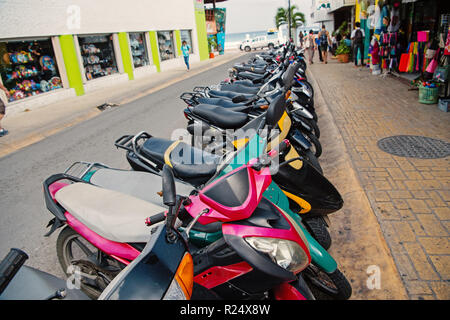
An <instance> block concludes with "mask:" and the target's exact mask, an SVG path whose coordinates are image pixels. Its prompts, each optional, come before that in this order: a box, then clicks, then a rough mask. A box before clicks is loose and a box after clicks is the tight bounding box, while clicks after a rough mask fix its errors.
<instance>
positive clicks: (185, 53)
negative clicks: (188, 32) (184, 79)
mask: <svg viewBox="0 0 450 320" xmlns="http://www.w3.org/2000/svg"><path fill="white" fill-rule="evenodd" d="M181 52H182V53H183V58H184V63H185V64H186V67H187V70H188V71H189V53H190V52H191V47H190V46H189V45H188V44H187V42H186V41H183V42H182V43H181Z"/></svg>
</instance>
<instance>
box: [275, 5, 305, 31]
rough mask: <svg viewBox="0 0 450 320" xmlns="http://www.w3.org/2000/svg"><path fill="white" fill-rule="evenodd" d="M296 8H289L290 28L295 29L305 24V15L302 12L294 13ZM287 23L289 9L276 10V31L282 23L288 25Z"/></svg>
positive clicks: (294, 6)
mask: <svg viewBox="0 0 450 320" xmlns="http://www.w3.org/2000/svg"><path fill="white" fill-rule="evenodd" d="M297 9H298V7H297V6H296V5H293V6H291V28H293V29H295V28H297V27H299V26H301V25H302V24H303V23H305V15H304V14H303V13H302V12H294V11H295V10H297ZM288 21H289V9H288V8H282V7H280V8H278V10H277V14H276V15H275V25H276V26H277V29H278V27H279V26H280V25H282V24H283V23H288Z"/></svg>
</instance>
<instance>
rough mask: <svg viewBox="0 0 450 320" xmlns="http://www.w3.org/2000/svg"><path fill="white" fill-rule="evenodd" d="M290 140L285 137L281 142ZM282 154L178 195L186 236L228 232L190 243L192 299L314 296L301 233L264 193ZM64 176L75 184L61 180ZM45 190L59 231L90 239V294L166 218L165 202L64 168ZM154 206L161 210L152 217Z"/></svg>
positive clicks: (86, 278)
mask: <svg viewBox="0 0 450 320" xmlns="http://www.w3.org/2000/svg"><path fill="white" fill-rule="evenodd" d="M287 146H288V141H287V140H285V141H284V142H283V143H282V144H280V148H285V147H287ZM277 152H278V151H277V150H272V151H271V152H270V153H269V154H267V155H263V156H261V157H260V158H258V159H253V160H252V161H250V162H249V163H248V164H246V165H243V166H241V167H239V168H237V169H235V170H233V171H232V172H230V173H228V174H226V175H225V176H223V177H222V178H220V179H218V180H216V181H214V182H213V183H212V184H210V185H208V186H207V187H205V188H204V189H203V190H201V191H200V192H199V193H198V194H195V195H191V196H190V197H188V198H187V197H179V196H178V197H177V206H176V207H177V208H179V209H178V210H179V211H178V212H179V213H178V215H177V216H178V219H180V220H181V222H182V226H183V227H184V229H185V231H184V232H183V234H184V235H185V237H186V238H187V237H188V236H187V235H189V233H190V230H191V229H196V228H198V229H205V228H217V227H218V228H220V229H221V230H222V233H223V238H220V239H219V240H217V241H215V242H213V243H212V244H210V245H208V246H207V247H204V248H201V249H197V248H195V247H194V246H193V245H191V244H190V245H189V247H190V251H191V254H192V257H193V261H194V289H193V294H192V297H191V299H204V297H205V294H206V296H207V297H210V296H211V295H213V296H216V297H218V298H221V299H261V298H271V299H280V300H286V299H287V300H305V299H314V297H313V295H312V293H311V291H310V290H309V288H308V286H307V285H306V283H305V281H304V280H303V277H302V276H301V271H302V270H304V269H305V268H306V267H307V266H308V265H309V264H310V262H311V256H310V252H309V245H308V243H307V241H306V239H305V236H304V235H303V232H302V231H301V229H300V228H299V227H298V226H297V224H296V222H295V221H294V220H293V218H292V217H290V216H289V214H287V213H285V212H283V211H282V210H281V209H280V208H278V207H277V206H275V205H274V204H272V203H271V202H270V201H268V200H267V199H265V198H263V196H262V195H263V193H264V191H265V190H266V189H267V187H268V186H269V185H270V183H271V181H272V177H271V173H270V170H269V166H270V164H271V162H272V161H271V159H272V157H274V156H275V155H277ZM281 165H283V164H281ZM164 170H165V171H167V170H171V169H170V168H169V167H168V166H165V167H164ZM64 179H67V180H72V182H75V183H72V184H69V185H68V184H65V183H61V182H60V180H64ZM173 188H174V187H173ZM44 194H45V199H46V204H47V208H48V209H49V210H50V211H51V212H52V213H53V214H54V215H55V219H54V220H53V221H52V224H53V229H55V228H57V227H59V226H63V225H64V224H67V226H66V227H65V229H64V230H63V231H62V232H68V233H72V234H74V235H76V234H77V235H81V237H83V238H84V239H86V240H87V242H88V244H83V245H82V246H81V250H82V251H83V252H84V253H85V254H86V255H87V257H88V258H87V259H86V258H85V259H84V260H82V261H83V262H82V263H81V266H82V269H83V271H84V272H85V273H84V274H82V275H83V276H84V278H83V284H84V287H83V289H84V290H85V291H87V292H90V293H91V294H95V293H97V294H98V293H100V292H101V291H102V290H103V289H104V288H105V284H107V283H109V282H110V281H111V280H112V278H114V276H115V275H116V274H117V273H118V272H119V271H120V270H121V268H123V267H125V266H126V265H128V264H129V263H130V261H132V260H133V259H135V258H136V257H137V255H139V253H140V250H141V249H142V248H141V245H142V243H144V244H145V243H146V242H147V241H148V240H149V238H148V228H147V226H149V225H154V224H156V223H158V222H162V221H163V220H165V218H166V213H165V212H164V211H165V209H164V208H162V207H158V206H156V205H154V204H150V203H148V202H145V201H143V200H140V199H137V198H134V197H132V196H129V195H125V194H121V193H119V192H116V191H112V190H105V189H102V188H99V187H96V186H93V185H90V184H88V183H85V182H84V181H82V180H80V179H77V178H73V177H70V176H68V175H65V174H60V175H55V176H52V177H50V178H48V179H47V180H46V181H45V182H44ZM155 212H160V213H158V214H156V215H153V216H151V217H149V218H146V217H148V216H149V215H150V214H152V213H155ZM144 221H145V223H144ZM146 225H147V226H146ZM55 226H56V227H55ZM67 239H69V240H70V239H71V238H70V237H67ZM73 239H78V240H77V241H80V240H79V237H74V238H73ZM69 240H68V241H69ZM186 240H188V239H186ZM78 245H79V244H78ZM88 245H90V246H91V247H92V245H93V246H94V247H95V249H97V250H92V249H89V248H88ZM65 248H70V246H65ZM70 263H71V264H72V263H75V264H78V265H80V263H79V262H78V261H73V260H72V261H70ZM64 271H65V270H64ZM205 289H206V290H205ZM205 292H206V293H205Z"/></svg>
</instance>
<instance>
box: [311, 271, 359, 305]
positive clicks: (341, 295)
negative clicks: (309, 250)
mask: <svg viewBox="0 0 450 320" xmlns="http://www.w3.org/2000/svg"><path fill="white" fill-rule="evenodd" d="M303 275H304V277H305V280H306V282H307V283H308V285H309V288H310V289H311V291H312V292H313V294H314V297H316V299H317V300H347V299H349V298H350V297H351V295H352V286H351V285H350V283H349V282H348V280H347V278H346V277H345V275H344V274H343V273H342V272H341V271H339V269H336V270H335V271H333V272H331V273H327V272H325V271H323V270H320V269H319V268H318V267H316V266H315V265H313V264H310V265H309V266H308V268H306V269H305V271H304V273H303Z"/></svg>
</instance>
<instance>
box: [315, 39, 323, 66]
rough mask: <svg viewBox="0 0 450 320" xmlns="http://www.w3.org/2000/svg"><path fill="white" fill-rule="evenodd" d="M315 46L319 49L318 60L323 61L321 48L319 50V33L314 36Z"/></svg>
mask: <svg viewBox="0 0 450 320" xmlns="http://www.w3.org/2000/svg"><path fill="white" fill-rule="evenodd" d="M315 46H316V49H317V50H318V51H319V60H320V61H321V62H323V59H322V50H321V48H320V40H319V35H317V36H316V37H315Z"/></svg>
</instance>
